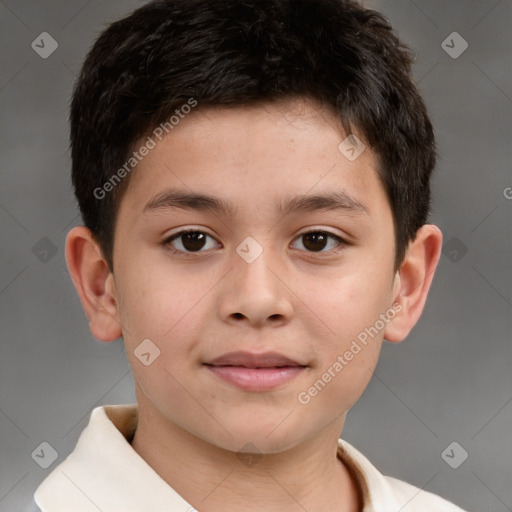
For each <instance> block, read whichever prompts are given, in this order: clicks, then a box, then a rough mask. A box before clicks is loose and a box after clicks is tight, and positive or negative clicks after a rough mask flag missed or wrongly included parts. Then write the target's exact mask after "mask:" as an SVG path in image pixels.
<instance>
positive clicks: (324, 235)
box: [297, 231, 344, 252]
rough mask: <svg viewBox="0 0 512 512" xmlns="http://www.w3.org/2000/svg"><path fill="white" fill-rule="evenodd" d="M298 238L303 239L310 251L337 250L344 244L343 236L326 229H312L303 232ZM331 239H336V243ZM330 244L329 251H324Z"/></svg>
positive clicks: (303, 244) (307, 249)
mask: <svg viewBox="0 0 512 512" xmlns="http://www.w3.org/2000/svg"><path fill="white" fill-rule="evenodd" d="M297 240H300V241H302V246H303V247H304V249H305V250H306V251H309V252H328V251H329V250H336V249H337V248H338V247H339V246H340V245H343V244H344V241H343V239H342V238H340V237H339V236H336V235H333V234H332V233H328V232H326V231H310V232H309V233H303V234H302V235H300V236H299V237H298V238H297ZM330 240H334V243H333V242H330ZM328 245H330V247H328V250H327V251H324V249H325V248H326V247H327V246H328ZM299 249H301V247H299Z"/></svg>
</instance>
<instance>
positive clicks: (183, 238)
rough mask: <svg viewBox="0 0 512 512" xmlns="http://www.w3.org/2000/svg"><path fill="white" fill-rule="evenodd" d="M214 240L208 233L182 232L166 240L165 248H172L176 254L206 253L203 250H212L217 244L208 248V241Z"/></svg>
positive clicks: (196, 231)
mask: <svg viewBox="0 0 512 512" xmlns="http://www.w3.org/2000/svg"><path fill="white" fill-rule="evenodd" d="M209 238H210V239H211V240H214V238H213V237H212V236H210V235H209V234H208V233H204V232H203V231H198V230H195V231H193V230H190V231H180V232H179V233H176V234H174V235H172V236H171V237H169V238H167V239H166V240H164V242H163V245H164V246H171V248H172V250H174V251H176V252H183V253H185V254H187V253H194V252H204V251H202V250H201V249H204V248H206V249H211V248H212V247H213V246H214V245H215V244H213V245H212V243H211V242H210V246H208V239H209Z"/></svg>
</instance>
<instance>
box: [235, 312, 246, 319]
mask: <svg viewBox="0 0 512 512" xmlns="http://www.w3.org/2000/svg"><path fill="white" fill-rule="evenodd" d="M233 316H234V317H235V318H237V319H239V318H244V315H242V313H233Z"/></svg>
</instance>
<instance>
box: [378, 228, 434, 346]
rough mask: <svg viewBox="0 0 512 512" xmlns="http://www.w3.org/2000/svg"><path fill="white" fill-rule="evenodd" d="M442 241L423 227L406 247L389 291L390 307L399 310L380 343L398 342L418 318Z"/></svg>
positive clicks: (431, 229) (432, 231)
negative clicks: (392, 288)
mask: <svg viewBox="0 0 512 512" xmlns="http://www.w3.org/2000/svg"><path fill="white" fill-rule="evenodd" d="M442 241H443V235H442V233H441V230H440V229H439V228H438V227H437V226H434V225H433V224H425V225H424V226H422V227H421V228H420V229H419V230H418V232H417V234H416V238H415V239H414V240H413V241H411V242H410V243H409V247H408V249H407V253H406V256H405V259H404V261H403V263H402V265H401V267H400V270H399V271H398V275H397V276H396V278H395V288H394V290H393V291H394V294H393V303H399V304H400V305H401V310H400V312H399V313H398V314H397V315H396V316H395V318H393V320H392V321H391V322H389V324H388V325H387V326H386V329H385V330H384V339H386V340H388V341H390V342H394V343H397V342H400V341H402V340H403V339H404V338H405V337H406V336H407V335H408V334H409V332H410V331H411V330H412V328H413V327H414V325H415V324H416V322H417V321H418V319H419V318H420V316H421V313H422V311H423V308H424V306H425V302H426V300H427V295H428V291H429V289H430V286H431V284H432V280H433V278H434V273H435V270H436V267H437V264H438V262H439V258H440V255H441V248H442Z"/></svg>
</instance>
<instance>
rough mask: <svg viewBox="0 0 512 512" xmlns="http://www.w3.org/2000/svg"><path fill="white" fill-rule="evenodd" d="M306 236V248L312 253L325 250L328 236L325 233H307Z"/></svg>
mask: <svg viewBox="0 0 512 512" xmlns="http://www.w3.org/2000/svg"><path fill="white" fill-rule="evenodd" d="M303 236H304V247H306V248H307V249H309V250H310V251H321V250H322V249H324V248H325V244H326V242H327V238H328V237H327V236H326V235H325V234H324V233H306V234H305V235H303Z"/></svg>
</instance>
